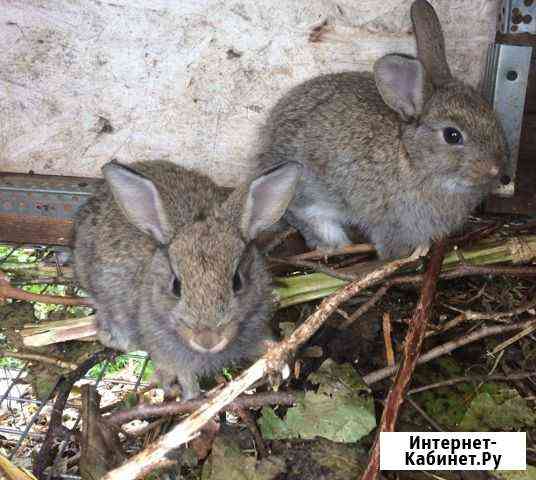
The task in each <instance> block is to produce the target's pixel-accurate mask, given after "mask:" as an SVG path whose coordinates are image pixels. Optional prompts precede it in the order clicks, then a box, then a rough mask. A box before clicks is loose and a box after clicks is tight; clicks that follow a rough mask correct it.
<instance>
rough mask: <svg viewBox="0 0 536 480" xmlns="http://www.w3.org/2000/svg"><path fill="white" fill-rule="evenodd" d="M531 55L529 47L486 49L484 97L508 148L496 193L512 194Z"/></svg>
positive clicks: (508, 46)
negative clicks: (504, 167)
mask: <svg viewBox="0 0 536 480" xmlns="http://www.w3.org/2000/svg"><path fill="white" fill-rule="evenodd" d="M531 56H532V47H525V46H517V45H504V44H500V43H495V44H493V45H490V47H489V49H488V57H487V63H486V72H485V78H484V96H485V97H486V98H487V100H488V101H489V102H490V104H491V105H492V106H493V109H494V110H495V111H496V112H497V115H498V116H499V118H500V120H501V124H502V126H503V129H504V132H505V135H506V141H507V143H508V148H509V157H508V163H507V166H506V170H505V175H504V176H503V179H504V181H503V185H501V186H500V187H498V188H497V190H496V191H495V192H494V193H495V194H497V195H502V196H512V195H514V188H515V187H514V185H515V181H514V180H515V176H516V170H517V157H518V152H519V138H520V136H521V126H522V122H523V111H524V108H525V94H526V91H527V82H528V77H529V70H530V59H531Z"/></svg>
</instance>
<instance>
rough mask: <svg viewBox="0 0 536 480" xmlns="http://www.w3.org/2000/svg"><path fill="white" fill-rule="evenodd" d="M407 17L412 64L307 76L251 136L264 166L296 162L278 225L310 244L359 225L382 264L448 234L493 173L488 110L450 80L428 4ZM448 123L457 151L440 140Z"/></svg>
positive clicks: (335, 239)
mask: <svg viewBox="0 0 536 480" xmlns="http://www.w3.org/2000/svg"><path fill="white" fill-rule="evenodd" d="M412 15H413V17H414V18H413V20H414V23H415V27H416V31H417V33H418V34H417V39H418V51H419V59H420V62H419V61H417V60H415V59H410V58H408V57H404V56H398V55H388V56H386V57H383V58H382V59H380V60H379V61H378V62H377V64H376V65H375V71H374V73H368V72H343V73H337V74H332V75H323V76H320V77H317V78H314V79H312V80H309V81H307V82H305V83H303V84H301V85H298V86H297V87H295V88H293V89H292V90H291V91H290V92H288V93H287V94H286V95H285V96H284V97H283V98H282V99H281V100H280V101H279V102H278V103H277V104H276V105H275V107H274V108H273V109H272V111H271V113H270V115H269V118H268V121H267V123H266V125H265V126H264V128H263V129H262V130H261V132H262V133H261V146H260V149H259V152H258V155H257V157H256V159H257V162H258V163H259V165H260V166H261V167H262V168H266V167H267V166H269V165H271V164H274V163H278V162H281V161H288V160H294V161H298V162H299V163H301V164H302V165H303V166H304V174H303V175H302V177H301V181H300V183H299V185H298V188H297V193H296V197H295V199H294V201H293V202H292V204H291V205H290V207H289V209H288V213H287V214H286V216H285V218H286V219H287V221H288V222H289V223H291V224H293V225H294V226H295V227H297V228H298V229H299V230H300V231H301V232H302V234H303V235H304V237H305V239H306V241H307V243H308V244H309V246H310V247H321V248H322V247H327V248H330V247H335V246H340V245H342V244H345V243H348V242H349V241H350V240H349V238H348V236H347V232H346V227H347V226H357V227H359V228H360V229H361V230H362V231H364V232H365V233H366V234H368V235H369V237H370V238H371V240H372V242H373V243H374V244H375V246H376V248H377V250H378V252H379V254H380V256H381V257H383V258H389V257H398V256H402V255H407V254H409V253H410V252H411V250H413V249H414V248H416V247H417V246H419V245H422V244H428V243H429V242H430V241H431V240H434V239H437V238H440V237H442V236H444V235H447V234H449V233H451V232H452V231H454V230H456V229H458V228H459V227H460V226H461V225H462V224H463V222H464V220H465V219H466V217H467V216H468V214H469V213H470V212H471V211H472V210H473V209H474V208H475V207H476V206H477V205H478V203H480V202H481V201H482V199H483V198H484V197H485V195H486V194H487V193H488V192H489V191H490V190H491V189H492V187H493V186H494V184H495V182H496V181H497V178H498V177H499V176H500V169H501V168H502V167H503V165H504V161H505V157H506V143H505V138H504V134H503V131H502V129H501V126H500V124H499V122H498V120H497V118H496V116H495V114H494V113H493V111H492V109H491V108H490V107H489V105H488V104H487V103H486V102H485V100H484V99H483V98H482V97H481V96H480V95H479V94H478V92H476V91H475V90H474V89H473V88H471V87H469V86H468V85H465V84H463V83H462V82H460V81H457V80H455V79H453V78H452V77H451V76H450V70H449V68H448V65H446V61H445V60H444V59H445V54H444V41H443V35H442V32H441V30H440V26H439V20H438V19H437V17H436V15H435V12H434V11H433V9H432V7H431V6H430V5H429V4H428V3H427V2H426V1H425V0H417V1H416V2H415V4H414V6H413V7H412ZM419 39H420V41H419ZM434 39H435V40H434ZM421 62H422V63H421ZM446 127H454V128H456V129H458V130H459V131H460V132H462V134H463V139H464V143H463V145H451V144H448V143H447V142H446V141H445V139H444V137H443V133H442V132H443V130H444V129H445V128H446Z"/></svg>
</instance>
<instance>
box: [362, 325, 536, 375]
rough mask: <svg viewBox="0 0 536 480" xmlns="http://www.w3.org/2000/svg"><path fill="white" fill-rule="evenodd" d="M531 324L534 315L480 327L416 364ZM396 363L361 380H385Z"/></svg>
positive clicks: (392, 372) (427, 354)
mask: <svg viewBox="0 0 536 480" xmlns="http://www.w3.org/2000/svg"><path fill="white" fill-rule="evenodd" d="M531 325H536V317H532V318H531V319H530V320H527V321H526V322H520V323H513V324H511V323H510V324H508V325H497V326H493V327H482V328H480V329H478V330H475V331H474V332H471V333H470V334H469V335H464V336H462V337H460V338H457V339H456V340H451V341H450V342H447V343H444V344H443V345H439V346H437V347H435V348H432V349H431V350H428V351H427V352H426V353H424V354H422V355H421V356H420V358H419V360H418V362H417V364H419V365H420V364H422V363H426V362H429V361H430V360H434V359H435V358H438V357H441V356H443V355H446V354H448V353H450V352H452V351H453V350H456V349H457V348H460V347H463V346H464V345H467V344H469V343H473V342H476V341H478V340H481V339H482V338H485V337H490V336H492V335H500V334H501V333H506V332H512V331H514V330H523V329H525V328H528V327H530V326H531ZM397 368H398V365H393V366H392V367H385V368H382V369H380V370H376V371H374V372H371V373H369V374H368V375H365V376H364V377H363V381H364V382H365V383H366V384H367V385H372V384H373V383H376V382H379V381H380V380H385V379H386V378H389V377H391V376H392V375H394V374H395V373H396V369H397Z"/></svg>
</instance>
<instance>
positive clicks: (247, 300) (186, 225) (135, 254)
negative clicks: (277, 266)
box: [75, 161, 301, 399]
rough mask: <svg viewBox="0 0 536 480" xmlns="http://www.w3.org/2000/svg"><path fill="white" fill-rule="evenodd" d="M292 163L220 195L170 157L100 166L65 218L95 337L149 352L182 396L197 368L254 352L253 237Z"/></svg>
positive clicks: (265, 304)
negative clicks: (92, 187)
mask: <svg viewBox="0 0 536 480" xmlns="http://www.w3.org/2000/svg"><path fill="white" fill-rule="evenodd" d="M300 172H301V167H300V165H298V164H297V163H294V162H290V163H284V164H280V165H276V166H274V167H272V168H271V169H270V170H268V171H265V172H263V173H262V174H260V175H259V176H258V177H257V178H255V179H253V180H252V181H250V182H248V183H247V184H244V185H243V186H240V187H238V188H236V189H235V190H234V191H233V192H232V193H229V191H228V190H225V189H222V188H219V187H217V186H216V185H215V184H214V183H213V182H212V181H211V180H210V179H209V178H208V177H206V176H204V175H201V174H199V173H196V172H194V171H190V170H186V169H184V168H181V167H179V166H177V165H175V164H173V163H170V162H165V161H155V162H138V163H134V164H132V165H130V166H128V167H127V166H124V165H121V164H119V163H117V162H110V163H108V164H107V165H105V166H104V167H103V174H104V178H105V180H106V182H105V183H103V186H102V188H101V189H100V191H99V192H98V193H97V194H96V195H95V196H94V197H93V198H92V199H90V200H89V202H88V203H87V204H86V205H85V206H84V207H82V208H81V210H80V212H79V213H78V215H77V218H76V223H75V228H76V245H75V247H76V248H75V267H76V273H77V276H78V278H79V280H80V282H81V284H82V286H83V287H84V288H85V289H86V290H87V291H88V292H89V293H90V295H91V298H92V299H93V300H94V302H95V306H96V308H97V323H98V332H99V338H100V340H101V341H102V343H104V344H105V345H107V346H110V347H112V348H116V349H119V350H123V351H131V350H146V351H148V352H149V353H150V355H151V357H152V359H153V360H154V362H155V364H156V366H157V369H158V370H159V371H160V373H161V375H162V377H163V379H164V380H165V383H166V387H167V388H168V389H170V388H171V386H172V385H174V384H176V381H175V379H176V380H178V383H179V385H180V387H181V390H182V398H185V399H187V398H191V397H194V396H196V395H197V394H198V393H199V384H198V380H197V376H198V375H201V374H208V373H211V372H213V371H214V370H215V369H217V368H221V367H222V366H223V365H225V364H228V363H229V362H232V361H235V360H239V359H249V358H252V357H255V356H256V355H259V354H260V353H262V350H263V348H264V343H263V341H264V340H266V339H269V338H270V329H269V326H268V321H269V319H270V315H271V312H272V308H271V306H272V300H271V289H270V283H271V279H270V276H269V274H268V272H267V269H266V266H265V263H264V261H263V258H262V257H261V254H260V253H259V251H258V250H257V248H256V247H255V245H254V243H253V242H252V240H253V239H254V238H255V237H256V236H257V234H258V233H259V232H260V231H261V230H263V229H265V228H267V227H269V226H271V225H272V224H273V223H275V222H277V221H278V220H279V219H280V218H281V216H282V215H283V213H284V211H285V209H286V207H287V205H288V203H289V202H290V200H291V197H292V195H293V193H294V188H295V185H296V182H297V180H298V177H299V175H300Z"/></svg>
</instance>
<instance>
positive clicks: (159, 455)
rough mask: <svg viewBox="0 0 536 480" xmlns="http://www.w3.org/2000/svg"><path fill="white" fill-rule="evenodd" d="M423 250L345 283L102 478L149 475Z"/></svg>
mask: <svg viewBox="0 0 536 480" xmlns="http://www.w3.org/2000/svg"><path fill="white" fill-rule="evenodd" d="M421 253H422V250H418V251H416V252H415V253H414V254H413V255H412V256H411V257H408V258H404V259H400V260H395V261H393V262H390V263H387V264H386V265H384V266H383V267H382V268H380V269H378V270H375V271H373V272H371V273H369V274H368V275H366V276H365V277H364V278H363V279H361V280H357V281H355V282H352V283H350V284H349V285H346V286H344V287H343V288H341V289H340V290H339V291H337V292H336V293H334V294H333V295H330V296H329V297H328V298H326V299H325V300H324V301H323V302H322V303H321V304H320V306H319V307H318V309H317V310H316V312H314V313H313V314H312V315H311V316H310V317H309V318H308V319H307V320H306V321H305V322H304V323H303V324H302V325H300V326H299V327H298V328H297V329H296V330H295V331H294V332H293V333H292V334H291V335H290V336H289V337H288V338H287V339H285V340H283V341H282V342H280V343H277V344H275V345H274V346H273V347H271V348H270V350H269V351H268V352H267V353H266V354H265V355H264V356H263V357H262V358H261V359H260V360H258V361H257V362H255V363H254V364H253V366H251V367H250V368H248V369H247V370H245V371H244V372H243V373H242V374H241V375H240V376H238V377H237V378H236V379H235V380H233V381H231V382H229V383H228V384H227V386H226V387H225V388H223V389H222V390H221V391H219V392H218V393H216V394H215V395H214V396H213V397H212V398H210V399H209V400H208V401H207V402H206V403H204V404H203V405H202V406H201V407H200V408H199V409H198V410H196V411H195V412H194V413H192V415H190V417H188V418H187V419H186V420H184V421H183V422H181V423H180V424H178V425H176V426H175V427H174V428H173V429H172V430H171V431H170V432H168V433H167V434H165V435H163V436H161V437H160V438H159V439H158V440H157V441H156V442H154V443H153V444H152V445H151V446H149V447H148V448H147V449H145V450H143V451H142V452H140V453H138V454H137V455H135V456H134V457H132V458H131V459H130V460H129V461H128V462H126V463H125V464H124V465H122V466H121V467H119V468H116V469H115V470H112V471H111V472H108V474H106V476H105V477H103V479H104V480H122V479H124V478H129V479H135V478H140V477H142V476H145V475H148V474H149V473H150V472H151V471H153V470H154V469H155V468H158V466H159V465H160V464H161V463H162V461H164V460H165V459H166V455H167V454H168V453H169V452H170V451H171V450H173V449H176V448H177V447H179V446H180V445H182V444H184V443H186V442H188V441H190V440H192V439H193V438H196V437H197V435H198V433H199V430H200V429H201V428H202V427H203V425H205V424H206V423H207V422H208V421H209V420H210V419H211V418H212V417H213V416H214V415H216V414H217V413H218V412H219V411H220V410H222V409H223V408H224V407H225V406H226V405H228V404H229V403H231V402H232V401H233V400H234V399H235V398H236V397H238V396H239V395H240V394H241V393H242V392H244V391H245V390H247V389H248V388H250V387H251V385H253V384H254V383H255V382H256V381H258V380H260V379H261V378H263V377H264V376H265V375H272V374H273V373H274V372H279V371H281V368H282V366H283V365H284V364H285V359H286V358H287V356H288V355H290V354H292V353H293V352H295V351H296V350H297V349H298V348H299V346H300V345H302V344H303V343H304V342H306V341H307V340H309V338H311V336H312V335H313V334H314V333H315V332H316V331H317V330H318V329H319V328H320V327H321V326H322V325H323V324H324V322H325V321H326V320H327V318H328V317H329V316H330V315H331V314H332V313H333V312H334V311H335V310H336V309H337V308H338V306H339V305H340V304H341V303H343V302H346V301H347V300H349V299H350V298H352V297H353V296H355V295H356V294H357V293H359V292H361V291H362V290H364V289H365V288H369V287H370V286H372V285H375V284H377V283H378V282H380V281H381V280H383V279H385V278H387V277H388V276H389V275H392V274H393V273H394V272H396V271H397V270H398V269H399V268H401V267H402V266H404V265H408V264H410V263H413V262H415V261H416V260H417V259H418V258H419V256H420V255H421Z"/></svg>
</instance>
